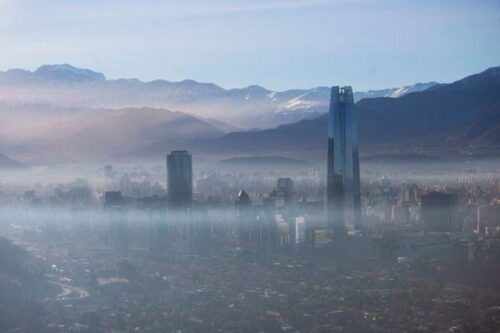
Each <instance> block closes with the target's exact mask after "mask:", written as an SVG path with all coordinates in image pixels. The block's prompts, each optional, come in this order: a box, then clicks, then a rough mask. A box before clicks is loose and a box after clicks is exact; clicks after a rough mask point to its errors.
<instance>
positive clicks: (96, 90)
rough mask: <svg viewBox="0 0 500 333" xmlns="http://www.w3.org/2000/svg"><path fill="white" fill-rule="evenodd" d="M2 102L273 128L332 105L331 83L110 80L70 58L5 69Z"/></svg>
mask: <svg viewBox="0 0 500 333" xmlns="http://www.w3.org/2000/svg"><path fill="white" fill-rule="evenodd" d="M433 85H434V83H432V82H431V83H428V84H417V85H414V86H407V87H400V88H393V89H382V90H372V91H368V92H356V93H355V99H356V100H359V99H362V98H373V97H381V96H387V97H400V96H402V95H404V94H406V93H408V92H412V91H420V90H424V89H427V88H429V87H431V86H433ZM0 90H1V91H2V94H1V95H0V102H4V103H9V104H51V105H54V106H59V107H83V108H129V107H133V108H140V107H151V108H162V109H168V110H180V111H183V112H186V113H189V114H193V115H196V116H198V117H201V118H215V119H218V120H222V121H225V122H227V123H229V124H232V125H235V126H237V127H239V128H243V129H248V128H252V127H259V128H271V127H275V126H277V125H280V124H283V123H291V122H295V121H298V120H301V119H310V118H311V117H314V116H317V115H319V114H320V113H323V112H326V111H327V110H328V103H329V98H330V92H329V88H328V87H317V88H312V89H290V90H286V91H272V90H269V89H265V88H263V87H260V86H257V85H252V86H248V87H246V88H241V89H223V88H221V87H219V86H218V85H216V84H213V83H200V82H196V81H194V80H184V81H180V82H170V81H166V80H155V81H151V82H142V81H139V80H137V79H118V80H107V79H106V77H105V76H104V75H103V74H101V73H97V72H94V71H92V70H88V69H80V68H76V67H73V66H71V65H68V64H64V65H44V66H41V67H40V68H38V69H37V70H35V71H33V72H31V71H26V70H22V69H13V70H8V71H5V72H0Z"/></svg>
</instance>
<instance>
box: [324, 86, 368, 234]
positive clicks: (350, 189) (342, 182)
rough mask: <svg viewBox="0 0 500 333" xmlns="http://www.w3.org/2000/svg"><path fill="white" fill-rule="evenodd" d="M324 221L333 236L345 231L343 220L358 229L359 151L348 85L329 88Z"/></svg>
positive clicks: (351, 96) (352, 101)
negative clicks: (326, 220) (349, 220)
mask: <svg viewBox="0 0 500 333" xmlns="http://www.w3.org/2000/svg"><path fill="white" fill-rule="evenodd" d="M327 186H328V188H327V209H328V223H329V226H330V227H331V228H333V230H334V233H335V239H336V240H338V241H340V239H341V238H344V235H345V233H346V225H345V221H346V219H347V218H349V219H352V220H353V222H354V227H355V229H360V228H361V201H360V175H359V153H358V138H357V129H356V119H355V115H354V97H353V93H352V88H351V87H348V86H345V87H342V88H340V87H332V90H331V99H330V111H329V115H328V181H327Z"/></svg>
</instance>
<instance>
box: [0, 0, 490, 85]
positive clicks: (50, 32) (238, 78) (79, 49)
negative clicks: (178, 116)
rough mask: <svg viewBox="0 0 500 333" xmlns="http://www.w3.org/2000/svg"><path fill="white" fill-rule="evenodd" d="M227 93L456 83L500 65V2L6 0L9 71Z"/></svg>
mask: <svg viewBox="0 0 500 333" xmlns="http://www.w3.org/2000/svg"><path fill="white" fill-rule="evenodd" d="M61 63H69V64H72V65H74V66H77V67H83V68H89V69H92V70H95V71H98V72H102V73H104V74H105V75H106V76H107V77H108V78H114V79H116V78H139V79H141V80H144V81H149V80H154V79H159V78H161V79H166V80H170V81H180V80H184V79H194V80H197V81H201V82H214V83H217V84H219V85H221V86H222V87H225V88H236V87H245V86H248V85H251V84H258V85H262V86H264V87H266V88H269V89H274V90H285V89H291V88H311V87H315V86H331V85H352V86H353V87H354V89H356V90H368V89H379V88H388V87H398V86H401V85H405V84H412V83H416V82H428V81H438V82H452V81H454V80H457V79H460V78H462V77H464V76H466V75H469V74H472V73H476V72H479V71H482V70H484V69H486V68H488V67H492V66H499V65H500V0H496V1H493V0H481V1H462V0H441V1H431V0H418V1H411V0H397V1H388V0H376V1H375V0H350V1H349V0H251V1H243V0H182V1H179V0H175V1H173V0H164V1H154V0H136V1H132V0H0V70H7V69H10V68H24V69H29V70H34V69H36V68H37V67H39V66H41V65H43V64H61Z"/></svg>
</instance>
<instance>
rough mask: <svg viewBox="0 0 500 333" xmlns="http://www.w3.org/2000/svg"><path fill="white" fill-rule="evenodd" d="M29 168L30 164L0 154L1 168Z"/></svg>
mask: <svg viewBox="0 0 500 333" xmlns="http://www.w3.org/2000/svg"><path fill="white" fill-rule="evenodd" d="M23 169H28V166H26V165H24V164H22V163H19V162H17V161H14V160H13V159H10V158H8V157H7V156H5V155H2V154H0V170H23Z"/></svg>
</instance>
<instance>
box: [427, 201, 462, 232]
mask: <svg viewBox="0 0 500 333" xmlns="http://www.w3.org/2000/svg"><path fill="white" fill-rule="evenodd" d="M457 205H458V198H457V196H456V195H455V194H451V193H443V192H429V193H427V194H426V195H423V196H422V210H421V213H420V216H421V219H422V220H423V222H424V230H425V231H427V232H429V231H431V232H450V231H455V230H456V229H457Z"/></svg>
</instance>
